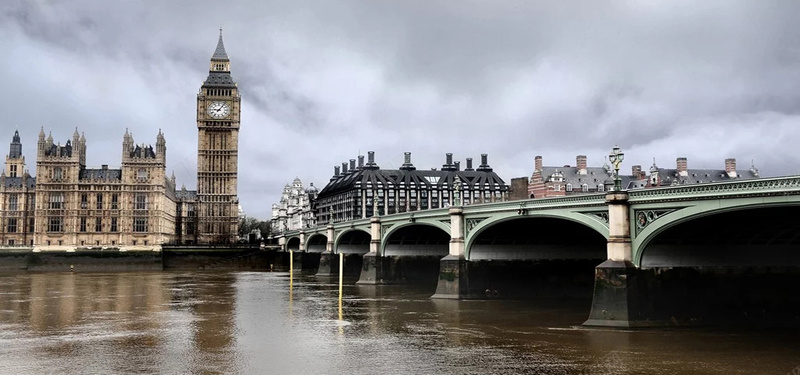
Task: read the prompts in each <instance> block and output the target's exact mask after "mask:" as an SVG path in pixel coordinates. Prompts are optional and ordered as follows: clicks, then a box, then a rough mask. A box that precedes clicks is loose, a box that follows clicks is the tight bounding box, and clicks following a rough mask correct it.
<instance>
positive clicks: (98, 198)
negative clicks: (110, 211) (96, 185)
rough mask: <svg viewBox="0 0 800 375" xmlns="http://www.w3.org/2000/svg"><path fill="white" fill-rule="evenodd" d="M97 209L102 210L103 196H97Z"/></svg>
mask: <svg viewBox="0 0 800 375" xmlns="http://www.w3.org/2000/svg"><path fill="white" fill-rule="evenodd" d="M97 209H98V210H102V209H103V194H97Z"/></svg>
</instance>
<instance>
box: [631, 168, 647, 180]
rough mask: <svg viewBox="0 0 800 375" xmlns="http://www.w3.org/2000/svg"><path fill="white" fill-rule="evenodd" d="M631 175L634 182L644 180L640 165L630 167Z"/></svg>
mask: <svg viewBox="0 0 800 375" xmlns="http://www.w3.org/2000/svg"><path fill="white" fill-rule="evenodd" d="M631 174H633V179H634V180H641V179H644V177H645V175H644V172H643V171H642V166H641V165H634V166H632V167H631Z"/></svg>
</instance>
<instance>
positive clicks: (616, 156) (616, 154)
mask: <svg viewBox="0 0 800 375" xmlns="http://www.w3.org/2000/svg"><path fill="white" fill-rule="evenodd" d="M624 158H625V154H623V153H622V151H620V149H619V147H617V146H614V148H613V149H612V150H611V153H610V154H608V160H609V161H610V162H611V164H612V165H614V191H620V190H622V180H620V178H619V165H620V164H622V159H624Z"/></svg>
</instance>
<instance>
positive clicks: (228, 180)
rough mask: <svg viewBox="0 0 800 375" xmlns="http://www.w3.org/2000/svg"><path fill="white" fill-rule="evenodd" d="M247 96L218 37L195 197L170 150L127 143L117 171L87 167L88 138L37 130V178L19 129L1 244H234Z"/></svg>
mask: <svg viewBox="0 0 800 375" xmlns="http://www.w3.org/2000/svg"><path fill="white" fill-rule="evenodd" d="M240 104H241V98H240V96H239V90H238V88H237V85H236V83H234V82H233V79H232V78H231V73H230V60H229V59H228V55H227V53H226V52H225V47H224V45H223V42H222V33H221V32H220V36H219V41H218V43H217V48H216V50H215V51H214V54H213V55H212V57H211V64H210V69H209V74H208V77H207V78H206V80H205V82H204V83H203V85H202V86H201V87H200V91H199V93H198V95H197V129H198V143H197V144H198V146H197V190H196V191H195V190H186V189H185V188H181V189H176V184H175V177H174V175H173V176H167V173H166V164H167V146H166V140H165V137H164V135H163V134H162V133H161V131H160V130H159V132H158V134H157V135H156V138H155V146H153V145H152V144H151V145H148V144H144V143H143V144H137V143H136V142H135V141H134V139H133V135H131V134H130V133H129V132H128V130H126V131H125V134H124V135H123V136H122V152H121V154H122V155H121V156H122V159H121V160H122V162H121V166H120V168H119V169H113V168H109V167H108V166H107V165H103V166H102V167H101V168H94V169H93V168H87V167H86V138H85V136H84V135H83V134H80V133H79V132H78V129H75V132H74V133H73V134H72V139H69V140H67V141H66V143H65V144H64V145H62V144H61V143H60V142H55V141H54V140H53V136H52V134H51V135H48V136H47V137H45V132H44V129H42V130H41V131H40V132H39V138H38V142H37V149H36V176H35V177H34V176H31V175H30V173H29V172H28V170H27V169H26V163H25V157H24V156H23V155H22V142H21V139H20V135H19V131H15V132H14V135H13V137H12V141H11V147H10V149H9V153H8V154H7V155H6V160H5V167H4V169H3V173H2V174H1V175H0V246H26V247H33V249H34V251H37V250H38V251H49V250H52V251H74V250H77V249H81V248H98V247H99V248H111V249H113V248H116V249H119V250H121V251H125V250H154V251H158V250H160V249H161V246H162V245H165V244H227V243H233V242H235V241H236V239H237V238H238V237H237V229H238V197H237V179H238V172H237V171H238V144H239V117H240Z"/></svg>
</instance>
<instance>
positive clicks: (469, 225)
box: [467, 217, 486, 232]
mask: <svg viewBox="0 0 800 375" xmlns="http://www.w3.org/2000/svg"><path fill="white" fill-rule="evenodd" d="M484 220H486V218H485V217H479V218H475V219H467V232H470V231H472V228H475V226H476V225H478V224H480V222H481V221H484Z"/></svg>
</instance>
